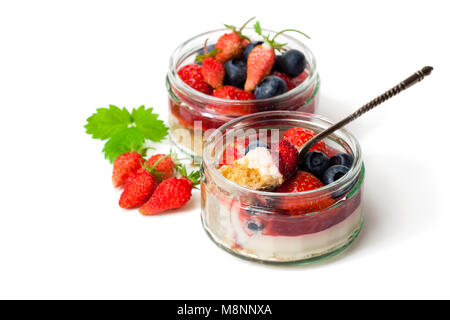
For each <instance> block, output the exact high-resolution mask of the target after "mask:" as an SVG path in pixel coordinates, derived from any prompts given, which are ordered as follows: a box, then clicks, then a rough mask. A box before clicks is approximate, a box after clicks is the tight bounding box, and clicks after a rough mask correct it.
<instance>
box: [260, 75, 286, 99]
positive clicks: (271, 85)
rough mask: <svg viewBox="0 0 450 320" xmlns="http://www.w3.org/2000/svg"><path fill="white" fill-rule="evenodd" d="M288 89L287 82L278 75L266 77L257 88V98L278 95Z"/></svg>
mask: <svg viewBox="0 0 450 320" xmlns="http://www.w3.org/2000/svg"><path fill="white" fill-rule="evenodd" d="M286 91H287V85H286V82H285V81H284V80H283V79H281V78H280V77H277V76H268V77H265V78H264V79H263V80H262V81H261V82H260V83H259V84H258V85H257V86H256V88H255V98H256V99H266V98H271V97H275V96H278V95H280V94H283V93H285V92H286Z"/></svg>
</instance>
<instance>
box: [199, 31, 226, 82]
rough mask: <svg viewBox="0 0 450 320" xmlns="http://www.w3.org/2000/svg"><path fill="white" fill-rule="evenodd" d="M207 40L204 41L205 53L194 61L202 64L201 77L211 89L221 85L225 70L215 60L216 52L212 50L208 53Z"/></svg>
mask: <svg viewBox="0 0 450 320" xmlns="http://www.w3.org/2000/svg"><path fill="white" fill-rule="evenodd" d="M207 42H208V39H206V41H205V45H204V48H203V51H204V52H205V53H204V54H203V55H201V56H197V58H195V61H198V62H202V68H201V72H202V76H203V79H204V80H205V82H206V83H207V84H209V85H210V86H211V87H213V88H219V87H221V86H222V85H223V79H224V78H225V68H224V67H223V65H222V63H220V62H219V61H217V60H216V59H215V56H216V55H217V52H218V50H217V49H213V50H212V51H210V52H208V47H207Z"/></svg>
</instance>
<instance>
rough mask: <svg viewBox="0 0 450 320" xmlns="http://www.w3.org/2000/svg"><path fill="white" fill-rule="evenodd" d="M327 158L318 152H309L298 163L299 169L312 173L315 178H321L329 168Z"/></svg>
mask: <svg viewBox="0 0 450 320" xmlns="http://www.w3.org/2000/svg"><path fill="white" fill-rule="evenodd" d="M329 162H330V161H329V159H328V157H327V156H326V155H325V154H324V153H323V152H320V151H310V152H308V153H307V154H306V157H305V159H304V160H303V161H302V163H300V169H301V170H303V171H306V172H309V173H312V174H313V175H315V176H316V177H322V174H323V173H324V172H325V170H326V169H328V167H329Z"/></svg>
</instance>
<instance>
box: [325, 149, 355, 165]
mask: <svg viewBox="0 0 450 320" xmlns="http://www.w3.org/2000/svg"><path fill="white" fill-rule="evenodd" d="M337 164H339V165H341V166H346V167H347V168H350V167H351V166H352V164H353V156H352V155H350V154H347V153H338V154H335V155H334V156H332V157H331V158H330V166H334V165H337Z"/></svg>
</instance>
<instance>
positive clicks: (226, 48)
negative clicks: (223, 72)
mask: <svg viewBox="0 0 450 320" xmlns="http://www.w3.org/2000/svg"><path fill="white" fill-rule="evenodd" d="M253 19H255V18H254V17H253V18H251V19H250V20H248V21H247V22H245V23H244V25H243V26H242V27H241V28H239V29H237V28H236V27H234V26H231V25H227V24H226V25H225V27H227V28H228V29H231V30H232V32H231V33H226V34H224V35H222V36H221V37H220V38H219V39H218V40H217V43H216V46H215V49H217V51H218V53H217V55H216V59H217V61H219V62H222V63H225V62H227V61H228V60H231V59H234V58H239V57H240V56H241V55H242V53H243V51H244V47H245V43H244V41H249V39H248V37H246V36H244V35H243V34H242V30H243V29H244V28H245V26H246V25H247V24H248V23H249V22H250V21H252V20H253Z"/></svg>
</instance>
